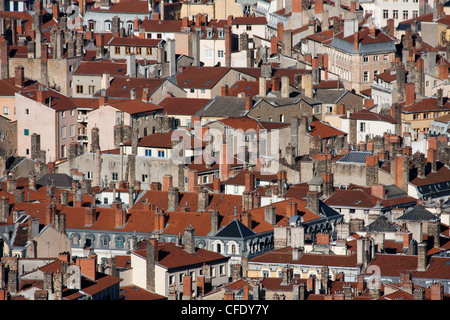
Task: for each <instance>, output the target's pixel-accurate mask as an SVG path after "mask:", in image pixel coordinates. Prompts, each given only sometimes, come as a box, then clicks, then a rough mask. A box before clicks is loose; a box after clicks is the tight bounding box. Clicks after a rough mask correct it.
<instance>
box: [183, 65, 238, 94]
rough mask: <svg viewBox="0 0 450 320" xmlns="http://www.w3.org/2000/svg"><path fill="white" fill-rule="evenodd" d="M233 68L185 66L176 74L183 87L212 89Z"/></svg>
mask: <svg viewBox="0 0 450 320" xmlns="http://www.w3.org/2000/svg"><path fill="white" fill-rule="evenodd" d="M230 70H231V68H228V67H220V68H218V67H195V66H184V67H183V71H182V72H178V73H177V75H176V81H177V84H178V85H179V86H180V87H182V88H196V89H211V88H213V87H214V86H216V84H217V82H219V80H221V79H222V78H223V77H224V76H225V75H226V74H227V73H228V72H229V71H230Z"/></svg>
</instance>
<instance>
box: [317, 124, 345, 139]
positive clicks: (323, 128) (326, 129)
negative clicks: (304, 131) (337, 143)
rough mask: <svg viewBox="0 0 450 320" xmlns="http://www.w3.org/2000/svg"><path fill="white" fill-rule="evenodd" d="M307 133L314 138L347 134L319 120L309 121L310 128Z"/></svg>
mask: <svg viewBox="0 0 450 320" xmlns="http://www.w3.org/2000/svg"><path fill="white" fill-rule="evenodd" d="M309 135H310V136H312V137H314V138H319V137H320V138H322V139H323V138H331V137H336V136H341V135H347V133H346V132H344V131H341V130H338V129H336V128H334V127H332V126H330V125H328V124H326V123H324V122H322V121H320V120H315V121H312V122H311V130H310V131H309Z"/></svg>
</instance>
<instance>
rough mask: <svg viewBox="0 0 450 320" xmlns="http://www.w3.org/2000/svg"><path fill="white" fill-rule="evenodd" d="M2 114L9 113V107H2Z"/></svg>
mask: <svg viewBox="0 0 450 320" xmlns="http://www.w3.org/2000/svg"><path fill="white" fill-rule="evenodd" d="M3 114H4V115H5V116H7V115H9V107H3Z"/></svg>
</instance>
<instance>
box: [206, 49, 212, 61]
mask: <svg viewBox="0 0 450 320" xmlns="http://www.w3.org/2000/svg"><path fill="white" fill-rule="evenodd" d="M205 58H206V59H211V58H212V50H205Z"/></svg>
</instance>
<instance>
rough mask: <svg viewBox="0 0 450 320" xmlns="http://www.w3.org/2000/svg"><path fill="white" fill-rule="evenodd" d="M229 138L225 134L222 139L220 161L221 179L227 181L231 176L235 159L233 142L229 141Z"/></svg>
mask: <svg viewBox="0 0 450 320" xmlns="http://www.w3.org/2000/svg"><path fill="white" fill-rule="evenodd" d="M228 139H229V138H228V137H226V136H225V135H224V136H223V139H222V145H221V149H220V163H219V174H220V180H222V181H225V180H227V179H228V178H229V177H230V170H231V162H232V159H233V155H232V150H231V142H229V141H227V140H228Z"/></svg>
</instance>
